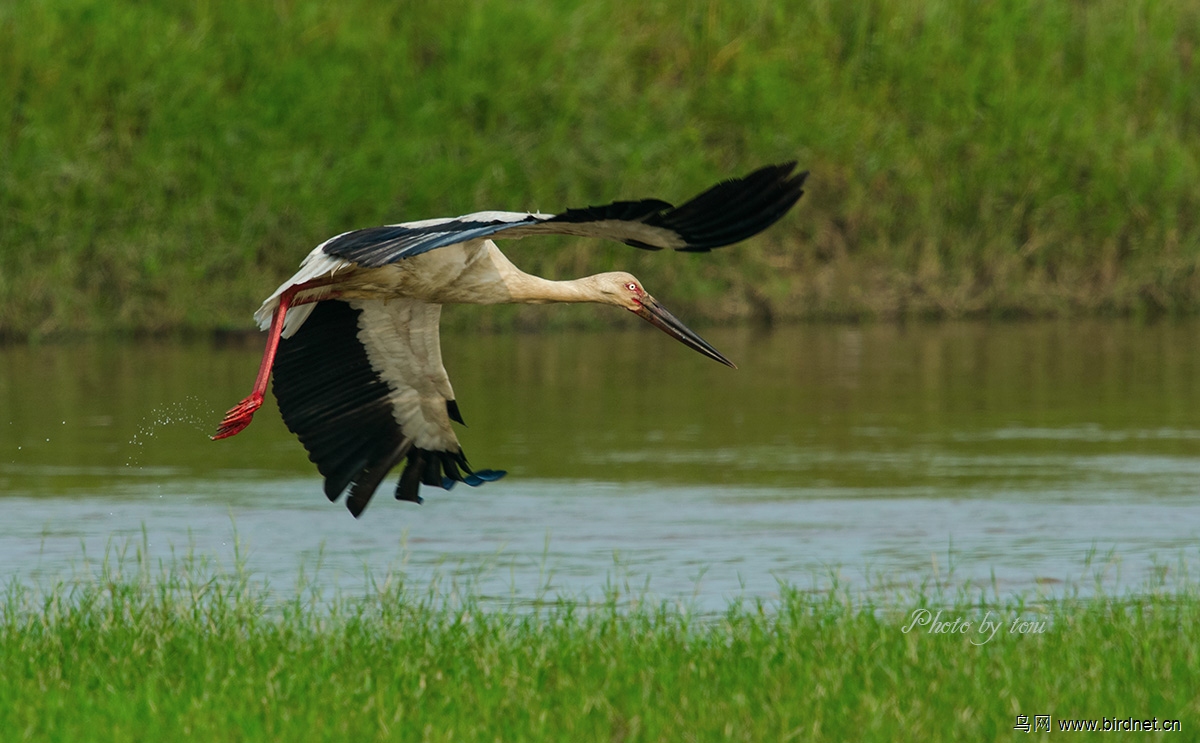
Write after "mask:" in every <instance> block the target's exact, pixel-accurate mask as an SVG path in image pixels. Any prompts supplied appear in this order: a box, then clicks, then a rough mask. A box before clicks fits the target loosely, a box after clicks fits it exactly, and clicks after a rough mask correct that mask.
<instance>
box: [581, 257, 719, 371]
mask: <svg viewBox="0 0 1200 743" xmlns="http://www.w3.org/2000/svg"><path fill="white" fill-rule="evenodd" d="M591 278H592V280H593V283H594V285H595V288H596V290H597V291H598V293H599V297H600V301H602V302H604V303H605V304H612V305H616V306H617V307H624V308H625V309H627V310H629V311H630V312H632V313H634V314H635V315H637V316H638V317H640V318H642V319H643V320H645V321H646V322H648V323H650V324H651V325H653V326H654V327H656V328H658V329H659V330H661V331H663V332H664V333H666V334H667V335H669V336H671V337H672V338H674V339H675V340H677V341H679V342H680V343H682V344H683V345H685V346H687V347H688V348H691V349H694V350H696V351H699V352H700V353H702V354H704V355H705V356H707V357H709V358H710V359H715V360H716V361H720V362H721V363H722V364H724V365H725V366H729V367H732V368H734V369H736V368H737V366H735V365H734V363H733V362H732V361H730V360H729V359H727V358H725V357H724V356H723V355H721V352H720V351H718V350H717V349H715V348H713V347H712V346H711V345H709V343H708V341H706V340H704V339H703V338H701V337H700V336H698V335H696V333H695V332H693V331H692V330H691V329H690V328H688V326H686V325H684V324H683V323H682V322H680V321H679V318H677V317H675V316H674V315H672V314H671V313H670V312H668V311H667V308H666V307H663V306H662V305H661V304H659V303H658V300H657V299H655V298H654V297H652V296H650V294H649V293H648V292H647V291H646V290H645V289H643V288H642V282H640V281H638V280H637V278H636V277H635V276H633V274H628V273H625V272H624V271H614V272H612V273H602V274H597V275H595V276H593V277H591Z"/></svg>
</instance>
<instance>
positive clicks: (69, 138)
mask: <svg viewBox="0 0 1200 743" xmlns="http://www.w3.org/2000/svg"><path fill="white" fill-rule="evenodd" d="M1198 47H1200V10H1198V9H1197V6H1196V5H1195V4H1194V3H1190V2H1186V1H1185V0H1162V1H1158V0H1097V1H1096V2H1088V3H1032V2H1019V1H1015V0H1011V1H1006V2H996V3H979V2H975V1H974V0H941V1H937V2H916V1H914V0H875V1H874V2H868V3H851V4H847V3H842V2H836V1H834V0H816V1H814V2H793V1H787V0H785V1H782V2H781V1H780V0H747V2H742V3H738V4H736V5H731V4H727V3H718V2H713V1H712V0H707V1H706V2H700V1H698V0H658V1H657V2H646V3H616V2H601V3H587V4H584V5H582V6H580V5H578V4H576V3H568V2H563V1H561V0H503V1H500V0H446V1H445V2H441V3H437V4H436V5H431V6H423V7H422V8H421V9H419V10H417V9H413V8H408V7H407V6H405V7H401V6H398V5H395V4H390V3H379V2H368V1H367V0H357V1H353V0H352V1H351V2H345V3H320V2H315V1H313V0H287V1H281V2H274V3H242V2H235V1H234V0H212V1H210V2H203V3H180V2H171V1H170V0H153V1H151V2H139V3H129V2H124V3H120V2H118V3H113V2H100V0H11V1H10V2H6V3H3V4H2V5H0V334H4V335H9V336H30V335H33V336H38V335H47V334H55V333H63V332H78V331H95V330H143V331H146V330H148V331H162V330H179V329H200V330H204V329H212V328H245V327H249V325H250V323H249V314H250V312H251V311H252V309H253V308H254V307H255V306H256V305H257V303H258V301H259V300H260V299H261V297H262V296H264V295H265V294H266V293H268V292H269V291H270V290H271V289H272V288H274V286H276V285H277V283H278V282H280V281H281V280H282V279H283V278H285V277H286V276H287V275H289V274H290V273H291V271H292V270H293V269H294V267H295V265H296V264H297V262H298V261H299V259H300V258H301V257H302V256H303V255H304V254H305V253H306V252H307V251H308V250H309V249H310V248H311V246H313V245H315V244H316V243H318V242H319V241H321V240H323V239H324V238H326V237H328V236H329V235H332V234H335V233H337V232H341V231H344V230H346V229H349V228H353V227H360V226H368V225H372V224H378V223H384V222H395V221H401V220H406V219H415V218H425V217H429V216H435V215H453V214H459V213H463V212H466V211H470V210H473V209H477V208H512V209H519V208H537V209H542V210H556V209H559V208H562V207H564V206H568V205H582V204H587V203H598V202H603V201H606V200H611V199H614V198H631V197H637V196H648V195H655V196H662V197H666V198H670V199H680V198H684V197H687V196H689V195H691V194H692V193H693V192H695V191H696V190H698V189H700V188H703V187H705V186H707V185H708V184H710V183H711V182H712V181H714V180H715V179H718V178H722V177H727V176H731V175H737V174H740V173H743V172H746V171H748V170H749V169H751V168H753V167H755V166H758V165H760V164H763V163H766V162H773V161H781V160H785V159H793V158H795V159H798V160H800V162H801V163H802V164H803V166H804V167H807V168H810V169H811V170H812V171H813V176H812V179H811V181H810V187H809V195H808V196H806V197H805V199H804V200H803V202H802V204H801V206H800V208H799V209H798V210H797V211H796V213H795V214H794V215H792V216H790V217H789V218H788V219H786V220H785V221H784V223H783V224H782V225H780V226H778V227H776V228H774V229H773V230H771V231H770V232H769V233H768V234H767V235H766V236H764V237H762V238H760V239H756V240H755V241H752V242H751V243H749V244H746V245H743V246H740V247H737V248H734V249H731V250H727V251H723V252H721V253H719V254H716V255H711V256H703V255H701V256H688V255H646V254H642V253H640V252H639V251H632V250H629V249H627V248H624V247H622V246H615V247H597V246H595V245H592V244H586V245H583V244H575V243H569V242H565V243H560V244H557V245H554V244H552V243H541V244H540V245H534V244H527V245H520V246H519V247H514V249H513V251H512V252H513V253H514V256H515V258H516V260H517V261H518V263H519V264H521V265H522V266H523V267H525V268H527V269H528V270H533V271H537V272H542V273H546V274H549V275H552V276H557V277H567V276H574V275H577V274H581V273H585V272H589V271H596V270H602V269H608V268H612V267H614V266H622V267H627V268H629V269H631V270H633V271H634V272H635V273H638V274H640V275H642V278H643V279H644V280H645V281H646V282H647V284H648V285H649V286H650V287H651V288H652V289H653V290H654V291H655V292H656V293H657V294H659V295H662V296H663V297H665V298H669V299H671V300H672V301H673V302H674V306H675V307H677V308H679V309H681V310H684V311H686V312H687V314H688V315H689V316H690V317H693V318H695V319H702V318H703V319H709V320H729V319H734V318H745V317H760V318H777V319H793V318H798V317H886V316H901V315H940V316H944V315H972V314H974V315H980V314H982V315H991V316H996V315H1047V314H1069V313H1080V312H1093V313H1113V314H1127V313H1160V312H1169V313H1185V312H1195V311H1196V310H1197V309H1200V270H1197V269H1198V267H1200V217H1198V216H1197V215H1200V188H1198V187H1197V184H1200V96H1197V95H1196V94H1195V93H1196V85H1195V80H1196V77H1197V74H1198V72H1197V61H1196V56H1197V50H1198ZM548 245H549V246H550V247H547V246H548ZM489 317H491V318H493V319H492V320H491V321H493V322H496V323H512V322H516V323H540V322H546V321H549V318H552V317H553V315H548V314H546V313H543V312H540V311H537V310H528V309H525V310H519V311H505V310H499V311H497V312H496V313H493V314H490V315H489Z"/></svg>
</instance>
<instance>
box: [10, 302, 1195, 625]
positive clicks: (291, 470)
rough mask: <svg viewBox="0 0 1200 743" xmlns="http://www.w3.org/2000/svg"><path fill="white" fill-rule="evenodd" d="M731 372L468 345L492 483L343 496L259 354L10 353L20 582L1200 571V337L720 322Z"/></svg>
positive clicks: (533, 587) (1088, 583)
mask: <svg viewBox="0 0 1200 743" xmlns="http://www.w3.org/2000/svg"><path fill="white" fill-rule="evenodd" d="M705 335H706V336H707V337H708V339H709V340H710V341H711V342H712V343H713V344H714V345H715V346H716V347H717V348H719V349H721V350H722V351H723V352H724V353H725V354H726V355H727V356H729V357H730V358H731V359H733V360H734V361H735V362H736V363H737V364H738V366H739V367H740V368H739V369H738V370H736V371H735V370H732V369H727V368H725V367H723V366H721V365H719V364H717V363H715V362H712V361H710V360H707V359H705V358H703V357H701V356H700V355H698V354H695V353H692V352H691V351H688V350H687V349H685V348H684V347H682V346H681V345H679V344H677V343H674V342H673V341H671V340H669V339H668V338H666V337H665V336H662V335H661V334H659V333H657V332H655V331H653V329H651V328H648V327H646V328H642V327H631V328H630V329H628V330H624V331H619V332H604V333H567V332H562V333H545V334H537V335H522V334H510V335H472V334H463V333H446V334H445V337H444V338H443V345H444V347H445V356H446V366H447V368H448V370H449V371H450V375H451V378H452V380H453V381H454V385H455V390H456V393H457V397H458V401H459V405H460V407H461V409H462V412H463V415H464V417H465V419H466V421H467V423H468V426H469V427H468V428H465V429H462V430H461V431H460V437H461V439H462V441H463V446H464V450H465V451H466V453H467V455H468V457H470V459H471V462H472V464H473V465H474V466H476V467H486V468H496V469H507V470H508V472H509V475H508V477H507V478H505V479H504V480H502V481H500V482H497V483H491V484H488V485H485V486H483V487H481V488H478V489H472V488H466V487H462V486H460V487H458V488H456V489H454V490H452V491H450V492H443V491H440V490H430V489H427V488H426V489H424V490H423V493H424V495H425V498H426V500H425V504H424V505H422V506H416V505H413V504H410V503H399V502H396V501H394V500H393V499H392V498H391V497H390V491H391V487H390V486H389V485H388V484H387V483H385V485H384V486H383V487H382V488H381V489H380V491H379V493H377V495H376V498H375V501H374V502H373V503H372V504H371V506H370V508H368V509H367V511H366V512H365V514H364V515H363V517H362V518H361V519H359V520H355V519H353V518H352V517H351V516H350V515H349V514H348V512H347V511H346V510H345V508H344V507H343V506H342V505H341V504H340V503H337V504H331V503H329V502H328V501H327V500H326V499H325V498H324V496H323V495H322V492H321V481H320V479H319V477H318V476H317V473H316V471H315V468H314V467H313V466H312V465H311V464H310V463H309V462H308V461H307V458H306V456H305V453H304V451H303V449H302V448H301V447H300V445H299V443H298V442H297V441H296V440H295V439H294V438H292V436H291V435H290V434H289V433H288V431H287V430H286V429H285V428H284V426H283V424H282V422H281V421H280V420H279V415H278V411H277V410H276V409H275V407H274V403H273V401H272V400H270V399H269V400H268V402H267V404H266V405H264V407H263V408H262V410H261V411H260V412H259V414H258V416H257V417H256V420H255V422H254V424H253V425H252V426H250V427H249V428H248V429H247V430H246V431H245V432H244V433H242V434H240V435H238V436H236V437H234V438H232V439H229V440H225V441H220V442H212V441H209V440H208V438H207V435H208V434H209V433H211V432H212V430H213V429H214V427H215V424H216V422H217V421H218V420H219V419H220V417H221V414H222V413H223V411H224V410H225V409H226V408H227V407H229V406H230V405H232V404H233V403H234V402H236V401H237V400H239V399H240V398H241V397H242V396H244V395H245V394H246V393H247V392H248V391H249V386H250V384H251V383H252V381H253V377H254V374H255V371H256V368H257V361H258V355H259V352H260V347H259V345H258V343H259V339H258V338H254V339H251V340H252V342H233V343H228V344H220V343H209V342H205V343H189V344H181V343H159V342H133V341H129V342H89V343H84V344H64V345H45V346H35V347H26V346H11V345H10V346H4V347H0V564H2V565H3V566H4V567H3V571H4V572H3V574H4V575H5V576H6V577H7V578H8V579H10V580H13V579H16V580H22V581H25V580H28V581H33V582H42V583H45V582H51V581H53V580H55V579H56V578H57V577H60V576H70V575H72V574H78V573H79V571H80V570H81V569H86V566H87V565H88V564H93V565H94V564H95V563H96V562H98V561H99V560H100V559H102V557H103V556H104V554H105V551H106V550H119V549H121V548H122V547H129V546H130V545H132V549H137V548H140V547H142V546H143V545H146V546H148V547H149V550H150V554H151V555H152V556H157V557H159V558H163V559H166V558H169V557H170V556H171V554H172V552H174V554H176V555H178V554H182V553H184V552H187V551H188V550H192V551H193V552H194V553H196V554H200V555H203V556H206V557H210V558H211V559H213V560H214V561H215V562H216V563H217V564H219V565H225V566H229V565H231V564H232V562H233V560H234V554H235V549H234V543H235V541H236V542H238V543H239V547H238V551H239V554H240V555H241V556H242V559H243V560H244V562H245V566H246V568H247V569H249V570H250V571H251V572H252V574H253V575H255V576H258V577H260V578H261V579H263V580H265V581H267V582H269V583H270V585H271V586H273V587H276V588H278V589H279V590H280V591H281V593H283V594H287V593H288V591H289V590H290V589H291V588H292V587H293V586H295V585H297V583H298V576H299V575H300V574H301V571H303V573H304V575H305V576H307V577H308V578H311V577H312V576H313V574H314V573H316V574H317V575H318V576H319V578H320V581H321V582H322V583H324V584H325V585H327V586H332V587H334V588H336V590H339V591H341V592H343V593H344V594H346V593H348V594H354V593H356V592H361V590H362V588H363V585H364V581H366V580H367V578H366V576H367V575H373V576H376V577H377V578H378V576H381V575H383V574H385V573H387V572H389V571H391V572H392V573H393V574H397V573H403V574H404V575H405V576H407V579H408V581H409V582H410V584H414V585H422V584H423V583H427V582H428V581H430V580H432V579H433V578H434V577H435V576H436V577H437V578H438V580H439V581H441V584H440V585H443V586H450V585H453V584H456V583H459V584H461V583H470V584H471V586H472V590H473V591H474V592H476V593H478V594H480V595H483V596H485V597H498V598H501V599H504V600H515V601H518V602H521V601H527V600H533V599H536V598H538V597H545V596H549V597H551V598H553V597H555V596H558V595H565V596H571V597H575V598H597V597H599V596H601V595H602V594H603V593H604V592H605V591H606V590H609V591H611V590H614V589H619V590H620V591H621V592H622V593H627V592H629V591H632V592H633V593H635V594H636V593H640V592H647V593H649V594H650V595H652V596H654V597H656V598H662V599H667V600H685V601H688V602H691V603H694V604H698V605H699V606H701V607H703V608H716V609H719V608H721V607H723V606H724V605H725V604H726V602H728V601H729V600H730V599H734V598H768V599H769V598H771V597H773V596H775V595H777V594H778V591H779V586H780V583H781V582H782V583H786V584H789V585H794V586H797V587H799V588H802V589H807V588H810V587H817V588H822V587H826V586H828V585H829V583H830V582H831V581H833V580H835V579H836V580H837V581H839V582H840V583H842V584H843V585H849V586H853V587H855V589H856V590H858V589H861V590H863V591H867V592H870V591H873V590H880V589H881V588H884V587H887V586H892V587H895V586H905V585H920V584H922V583H925V584H931V583H935V582H943V581H950V582H951V583H953V584H955V585H959V586H961V585H962V584H963V583H965V582H969V583H971V584H975V585H983V586H987V587H988V590H989V593H990V591H991V590H993V589H994V590H997V591H998V592H999V593H1000V594H1001V595H1007V594H1012V593H1022V594H1037V593H1044V592H1050V593H1063V592H1066V591H1069V590H1074V589H1075V588H1077V587H1082V588H1083V589H1084V590H1090V589H1091V588H1092V587H1094V585H1095V581H1096V580H1100V581H1102V582H1103V583H1104V584H1105V585H1106V586H1108V587H1112V586H1117V585H1125V586H1129V585H1132V586H1137V585H1141V584H1143V583H1144V582H1145V581H1146V580H1148V579H1153V578H1156V577H1158V578H1161V577H1162V576H1163V575H1164V574H1168V575H1170V574H1172V573H1176V572H1178V571H1180V569H1181V568H1186V567H1187V566H1188V565H1194V563H1195V561H1196V558H1197V557H1198V552H1197V544H1198V537H1200V405H1198V403H1200V345H1198V344H1197V343H1196V342H1195V339H1196V338H1197V337H1198V336H1200V323H1197V322H1195V321H1187V322H1178V323H1156V324H1149V325H1145V324H1137V323H1132V322H1113V321H1086V322H1053V323H1049V322H1046V323H1041V322H1040V323H1025V324H983V323H962V324H936V325H920V324H918V325H907V326H897V325H866V326H826V325H814V326H800V327H790V328H783V329H776V330H771V331H763V330H753V329H717V330H712V331H710V332H708V333H705Z"/></svg>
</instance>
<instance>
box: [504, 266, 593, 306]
mask: <svg viewBox="0 0 1200 743" xmlns="http://www.w3.org/2000/svg"><path fill="white" fill-rule="evenodd" d="M518 274H519V275H517V276H513V277H512V280H511V281H510V282H509V284H508V287H509V291H510V292H511V293H512V301H514V302H519V303H521V304H548V303H550V302H595V301H597V300H596V297H595V296H593V294H594V292H591V291H590V289H591V285H590V284H589V283H588V280H587V278H582V279H572V280H569V281H552V280H550V279H543V278H542V277H541V276H534V275H533V274H528V273H525V272H524V271H520V270H519V269H518Z"/></svg>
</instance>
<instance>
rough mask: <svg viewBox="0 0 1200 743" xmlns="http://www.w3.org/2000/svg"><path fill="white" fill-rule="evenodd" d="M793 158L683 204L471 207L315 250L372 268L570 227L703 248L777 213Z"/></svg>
mask: <svg viewBox="0 0 1200 743" xmlns="http://www.w3.org/2000/svg"><path fill="white" fill-rule="evenodd" d="M795 168H796V163H794V162H791V163H784V164H782V165H769V166H767V167H765V168H760V169H758V170H756V171H754V172H753V173H751V174H750V175H748V176H746V177H744V178H735V179H732V180H728V181H724V182H722V183H718V184H717V185H715V186H713V187H712V188H710V189H708V190H707V191H705V192H704V193H702V194H700V195H699V196H696V197H695V198H693V199H691V200H690V201H688V202H687V203H685V204H683V205H681V206H677V207H676V206H672V205H671V204H669V203H667V202H665V201H661V200H659V199H643V200H640V201H616V202H613V203H612V204H606V205H604V206H589V207H585V208H582V209H568V210H567V211H565V212H562V213H561V214H536V213H528V212H476V213H474V214H466V215H464V216H461V217H452V218H446V219H428V220H424V221H421V222H407V223H405V224H395V225H385V226H383V227H369V228H367V229H362V230H354V231H352V232H346V233H343V234H341V235H338V236H336V237H332V238H330V239H328V240H326V241H325V242H324V243H322V244H321V245H319V246H317V248H316V250H314V251H313V254H314V255H318V254H323V255H325V256H331V257H334V258H340V259H342V260H344V261H349V262H351V263H354V264H356V265H358V266H361V267H363V268H375V267H378V266H383V265H387V264H388V263H394V262H396V261H398V260H402V259H404V258H409V257H411V256H414V255H420V254H421V253H425V252H428V251H430V250H434V249H436V248H444V247H446V246H448V245H456V244H458V243H462V242H467V241H468V240H477V239H480V238H484V237H490V238H496V239H508V238H517V237H527V236H529V235H539V234H540V235H548V234H556V235H576V236H579V237H598V238H604V239H608V240H616V241H619V242H623V243H625V244H627V245H632V246H633V247H635V248H645V249H647V250H660V249H662V248H674V249H675V250H683V251H707V250H712V249H713V248H719V247H722V246H725V245H731V244H733V243H735V242H738V241H740V240H744V239H746V238H748V237H750V236H752V235H756V234H758V233H759V232H761V231H762V230H764V229H766V228H767V227H769V226H771V225H772V224H774V223H775V222H776V221H778V220H779V218H780V217H782V216H783V215H784V214H786V213H787V210H788V209H790V208H791V207H792V205H793V204H795V203H796V201H798V200H799V199H800V196H801V195H802V194H803V193H804V191H803V188H802V186H803V185H804V179H805V178H807V177H808V172H807V171H804V172H801V173H797V174H795V175H793V174H792V171H793V170H795Z"/></svg>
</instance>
